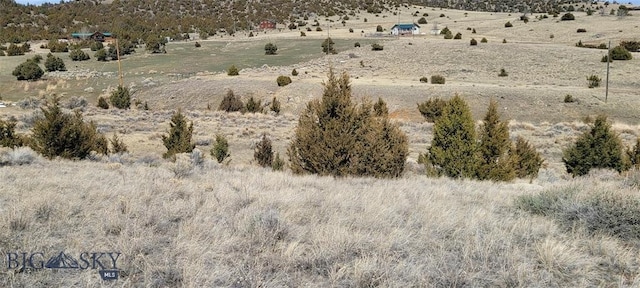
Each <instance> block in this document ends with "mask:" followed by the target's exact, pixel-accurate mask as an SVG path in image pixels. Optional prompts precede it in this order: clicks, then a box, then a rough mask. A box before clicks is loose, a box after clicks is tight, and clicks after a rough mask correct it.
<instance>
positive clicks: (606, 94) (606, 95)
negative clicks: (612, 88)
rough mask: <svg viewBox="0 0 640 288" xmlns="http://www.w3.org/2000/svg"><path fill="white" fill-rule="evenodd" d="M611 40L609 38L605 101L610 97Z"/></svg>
mask: <svg viewBox="0 0 640 288" xmlns="http://www.w3.org/2000/svg"><path fill="white" fill-rule="evenodd" d="M611 60H612V59H611V40H609V48H607V85H606V88H605V90H604V91H605V92H604V103H607V100H608V98H609V63H611Z"/></svg>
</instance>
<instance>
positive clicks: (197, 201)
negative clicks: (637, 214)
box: [0, 159, 640, 287]
mask: <svg viewBox="0 0 640 288" xmlns="http://www.w3.org/2000/svg"><path fill="white" fill-rule="evenodd" d="M180 162H181V160H179V161H178V163H180ZM156 164H157V165H159V166H158V167H154V166H155V165H156ZM156 164H152V165H147V164H125V165H122V164H119V163H105V162H89V161H80V162H70V161H44V160H41V159H39V160H36V161H35V163H33V164H31V165H28V166H14V167H4V168H0V171H1V172H2V173H0V181H2V183H11V185H8V186H3V193H2V195H3V196H2V202H1V203H2V206H1V207H2V208H1V209H2V210H1V212H2V215H3V217H2V218H0V227H2V229H0V231H2V232H1V233H0V251H1V252H3V253H6V252H11V251H23V250H26V249H29V250H31V251H46V252H48V253H57V251H65V252H66V253H68V254H72V255H75V254H77V253H80V252H82V251H87V250H91V251H119V252H121V253H122V256H121V259H119V260H118V268H120V269H121V270H122V275H121V276H122V277H121V279H119V280H118V282H117V283H114V284H109V283H105V282H101V281H100V280H99V277H98V276H97V273H96V271H94V270H86V271H76V270H74V271H64V272H60V273H56V272H54V271H52V270H50V269H45V270H40V271H33V272H25V273H18V272H17V271H14V270H10V271H6V270H5V271H3V272H2V273H3V274H4V275H3V277H0V279H1V280H0V283H2V285H3V286H7V287H8V286H29V287H37V286H48V285H55V286H58V285H59V286H66V287H69V286H83V287H99V286H113V285H115V286H125V287H131V286H135V287H142V286H145V287H173V286H185V287H372V286H383V287H487V286H491V287H596V286H598V287H602V286H608V287H611V286H616V287H637V286H638V285H640V282H639V281H640V278H639V277H638V275H639V274H638V273H639V272H640V271H639V268H640V266H639V264H640V263H638V258H637V255H638V252H640V251H638V249H637V246H635V245H632V244H630V243H628V242H624V241H621V240H618V239H616V238H614V237H608V236H605V235H589V234H587V233H585V232H584V231H581V230H580V229H579V228H576V229H574V230H570V231H566V230H564V229H561V228H559V226H558V225H557V224H556V223H554V222H553V221H551V220H550V219H548V218H544V217H540V216H531V215H530V214H528V213H526V212H523V211H521V210H517V209H516V208H515V207H514V204H513V201H514V198H515V197H516V196H518V195H524V194H530V193H537V192H540V191H542V190H550V191H552V192H553V191H562V190H563V189H578V190H579V191H582V192H584V193H591V192H594V193H595V192H602V191H615V192H613V193H618V194H620V195H622V197H626V196H624V195H627V196H628V195H630V194H635V192H634V190H632V188H630V186H624V185H621V183H623V182H621V180H620V179H619V177H618V176H615V175H612V174H610V173H604V174H603V173H601V174H594V175H592V176H590V177H587V178H583V179H581V180H576V181H565V182H562V183H561V184H555V185H554V184H549V183H543V184H542V185H536V184H526V183H510V184H499V183H489V182H473V181H454V180H447V179H428V178H426V177H424V176H421V175H418V176H410V177H405V178H403V179H398V180H375V179H358V178H355V179H340V180H336V179H333V178H329V177H324V178H323V177H315V176H304V177H300V176H293V175H291V174H289V173H281V172H271V171H268V170H265V169H259V168H255V167H234V168H230V167H221V166H219V165H218V164H217V163H212V162H211V161H208V160H207V161H205V162H204V163H203V165H202V166H201V167H197V166H192V167H190V168H189V169H188V170H189V173H183V174H180V175H181V176H182V177H180V178H178V177H176V175H177V174H176V173H175V171H177V170H176V166H177V165H180V164H173V163H166V162H162V161H161V162H159V163H156ZM16 270H17V269H16Z"/></svg>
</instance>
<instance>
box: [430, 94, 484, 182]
mask: <svg viewBox="0 0 640 288" xmlns="http://www.w3.org/2000/svg"><path fill="white" fill-rule="evenodd" d="M476 152H477V145H476V133H475V124H474V121H473V117H472V115H471V110H470V108H469V106H468V105H467V103H466V102H465V101H464V100H463V99H462V97H460V96H458V95H456V96H455V97H453V99H451V100H450V101H449V103H448V104H447V105H446V106H445V107H444V110H443V112H442V116H441V117H439V118H438V119H437V120H436V122H435V124H434V127H433V141H432V142H431V147H429V149H428V154H427V155H425V156H426V157H422V159H424V160H426V162H427V163H425V165H426V166H427V170H428V171H433V172H434V174H436V175H442V176H448V177H452V178H473V177H475V176H476V171H477V170H476V169H477V164H478V162H479V161H478V156H477V153H476Z"/></svg>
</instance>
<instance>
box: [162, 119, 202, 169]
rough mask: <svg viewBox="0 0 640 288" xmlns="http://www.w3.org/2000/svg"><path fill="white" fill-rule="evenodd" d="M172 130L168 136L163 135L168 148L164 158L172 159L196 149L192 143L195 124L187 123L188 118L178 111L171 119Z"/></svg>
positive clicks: (165, 145) (163, 140) (163, 141)
mask: <svg viewBox="0 0 640 288" xmlns="http://www.w3.org/2000/svg"><path fill="white" fill-rule="evenodd" d="M169 125H170V126H171V128H170V129H169V134H168V135H162V143H163V144H164V147H166V148H167V152H165V153H164V154H163V155H162V157H164V158H170V157H173V156H174V155H175V154H178V153H189V152H191V151H193V148H195V147H196V145H195V144H193V142H192V141H191V136H192V135H193V122H191V123H187V117H185V116H184V115H182V111H180V110H178V111H177V112H175V113H173V116H172V117H171V123H169Z"/></svg>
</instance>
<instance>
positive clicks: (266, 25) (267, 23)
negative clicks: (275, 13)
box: [260, 20, 277, 30]
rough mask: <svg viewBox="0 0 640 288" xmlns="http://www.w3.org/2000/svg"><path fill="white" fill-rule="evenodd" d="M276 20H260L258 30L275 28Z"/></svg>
mask: <svg viewBox="0 0 640 288" xmlns="http://www.w3.org/2000/svg"><path fill="white" fill-rule="evenodd" d="M276 24H277V23H276V21H273V20H264V21H261V22H260V30H267V29H276Z"/></svg>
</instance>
